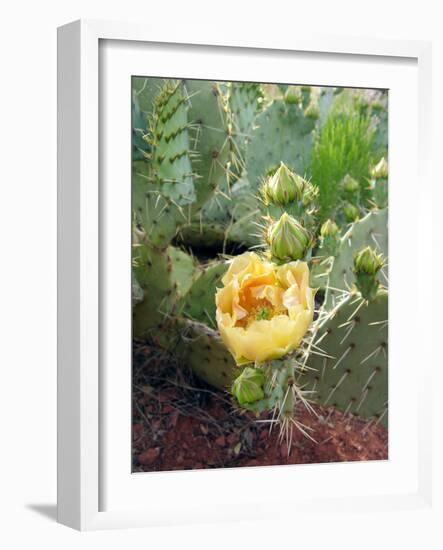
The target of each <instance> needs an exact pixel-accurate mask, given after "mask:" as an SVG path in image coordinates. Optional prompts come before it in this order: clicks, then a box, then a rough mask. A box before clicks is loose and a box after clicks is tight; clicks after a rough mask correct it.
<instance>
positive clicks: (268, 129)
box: [246, 100, 315, 190]
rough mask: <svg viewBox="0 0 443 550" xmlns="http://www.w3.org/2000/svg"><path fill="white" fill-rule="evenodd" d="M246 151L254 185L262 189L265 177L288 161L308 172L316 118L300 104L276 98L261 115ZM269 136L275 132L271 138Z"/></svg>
mask: <svg viewBox="0 0 443 550" xmlns="http://www.w3.org/2000/svg"><path fill="white" fill-rule="evenodd" d="M256 124H257V128H256V129H255V130H254V132H253V133H252V139H251V143H250V144H249V147H248V151H247V155H246V170H247V175H248V179H249V181H250V183H251V188H252V189H253V190H254V189H255V190H258V188H259V187H260V184H261V181H262V178H263V176H264V175H266V174H267V173H269V171H270V170H273V169H275V168H277V167H278V166H279V165H280V162H284V163H285V164H286V165H287V166H289V167H290V168H291V169H292V170H294V171H295V172H297V174H300V175H301V176H304V175H306V174H307V172H308V170H309V165H310V158H311V149H312V143H313V130H314V127H315V121H314V120H312V119H311V118H307V117H306V116H305V115H304V113H303V110H302V109H301V108H300V107H299V105H296V104H288V103H285V102H283V101H279V100H275V101H274V102H273V103H272V104H271V105H270V107H268V108H267V109H266V110H265V111H263V112H262V113H261V114H260V115H259V116H258V117H257V121H256ZM269 136H272V138H271V139H270V137H269Z"/></svg>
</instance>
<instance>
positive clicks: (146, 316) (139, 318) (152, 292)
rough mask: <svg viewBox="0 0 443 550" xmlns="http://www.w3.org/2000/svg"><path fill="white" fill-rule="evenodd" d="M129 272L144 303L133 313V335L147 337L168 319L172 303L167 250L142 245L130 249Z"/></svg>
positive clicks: (174, 295)
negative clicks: (132, 271) (134, 279)
mask: <svg viewBox="0 0 443 550" xmlns="http://www.w3.org/2000/svg"><path fill="white" fill-rule="evenodd" d="M133 265H134V267H133V270H134V274H135V277H136V279H137V281H138V283H139V285H140V287H141V288H142V289H143V292H144V300H143V301H142V302H141V303H138V304H137V305H136V306H135V307H134V310H133V334H134V336H135V337H137V338H141V337H144V336H146V335H147V333H148V332H149V331H150V330H151V329H153V328H154V327H158V326H159V325H161V324H162V323H163V322H164V320H165V317H166V318H167V317H168V316H170V315H172V314H173V312H174V306H175V301H176V285H174V282H173V278H172V276H171V272H172V260H171V256H170V254H169V252H168V251H167V250H159V249H155V248H153V247H151V246H148V245H145V244H139V245H137V246H134V248H133Z"/></svg>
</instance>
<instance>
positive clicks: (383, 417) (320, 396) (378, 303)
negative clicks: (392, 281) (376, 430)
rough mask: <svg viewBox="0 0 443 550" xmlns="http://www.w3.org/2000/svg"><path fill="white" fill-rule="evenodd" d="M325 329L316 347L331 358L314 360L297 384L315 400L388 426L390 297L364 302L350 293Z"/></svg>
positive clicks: (382, 292) (315, 357) (381, 293)
mask: <svg viewBox="0 0 443 550" xmlns="http://www.w3.org/2000/svg"><path fill="white" fill-rule="evenodd" d="M334 312H335V314H334V315H333V316H332V317H331V318H327V319H326V321H325V322H324V323H323V324H322V326H321V328H320V330H319V333H318V337H317V342H318V346H319V347H320V348H321V349H322V350H324V352H325V353H326V354H327V355H328V356H330V357H323V356H321V355H316V354H315V350H316V349H317V348H315V350H314V353H313V354H311V356H310V357H309V360H308V362H307V366H308V367H309V370H305V372H304V373H303V374H301V375H300V377H299V379H298V383H299V384H300V385H301V386H302V387H303V389H305V390H308V391H311V392H313V393H312V394H311V399H312V400H313V401H316V402H317V403H318V404H320V405H323V406H334V407H336V408H338V409H340V410H342V411H345V412H346V413H351V414H355V415H358V416H360V417H362V418H365V419H379V421H380V422H381V423H382V424H383V425H385V426H386V425H387V420H388V418H387V417H388V415H387V412H386V409H387V401H388V322H387V320H388V294H387V292H386V291H385V290H380V291H379V294H378V296H377V297H376V299H375V300H373V301H371V302H369V303H368V302H366V301H364V300H363V299H362V298H361V296H360V295H359V293H351V294H350V295H349V296H347V297H346V298H344V299H343V301H342V302H340V303H338V304H337V306H336V308H335V310H334Z"/></svg>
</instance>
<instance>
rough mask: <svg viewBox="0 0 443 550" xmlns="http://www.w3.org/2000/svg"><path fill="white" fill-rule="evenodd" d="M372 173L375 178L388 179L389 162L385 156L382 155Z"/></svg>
mask: <svg viewBox="0 0 443 550" xmlns="http://www.w3.org/2000/svg"><path fill="white" fill-rule="evenodd" d="M371 175H372V177H373V178H375V179H377V180H378V179H386V178H387V177H388V163H387V162H386V159H385V157H382V158H381V159H380V161H379V162H378V163H377V164H376V165H375V166H374V168H373V169H372V171H371Z"/></svg>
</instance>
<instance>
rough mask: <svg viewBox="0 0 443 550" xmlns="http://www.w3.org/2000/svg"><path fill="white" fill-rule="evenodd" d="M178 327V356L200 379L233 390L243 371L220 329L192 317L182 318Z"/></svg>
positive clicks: (176, 348) (176, 346) (216, 386)
mask: <svg viewBox="0 0 443 550" xmlns="http://www.w3.org/2000/svg"><path fill="white" fill-rule="evenodd" d="M177 328H178V330H179V337H178V338H177V340H176V343H175V344H174V346H175V348H174V352H175V353H176V354H177V356H178V357H180V358H181V359H183V360H184V362H185V363H186V364H187V366H188V367H189V368H190V369H191V370H192V371H193V372H194V373H195V374H196V375H197V376H198V377H199V378H201V379H202V380H204V381H205V382H207V383H208V384H210V385H211V386H214V387H215V388H219V389H221V390H225V391H229V389H230V387H231V384H232V381H233V380H234V379H235V377H236V376H237V375H238V374H239V373H240V370H239V369H238V367H237V366H236V364H235V361H234V360H233V358H232V355H231V354H230V353H229V351H228V350H227V348H226V346H225V345H224V344H223V342H222V340H221V338H220V335H219V334H218V332H217V331H216V330H214V329H211V328H209V327H208V326H207V325H205V324H203V323H198V322H195V321H191V320H189V319H181V320H180V321H178V326H177Z"/></svg>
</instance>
